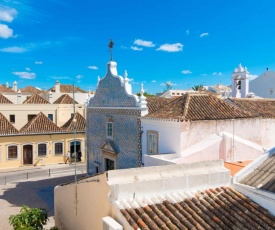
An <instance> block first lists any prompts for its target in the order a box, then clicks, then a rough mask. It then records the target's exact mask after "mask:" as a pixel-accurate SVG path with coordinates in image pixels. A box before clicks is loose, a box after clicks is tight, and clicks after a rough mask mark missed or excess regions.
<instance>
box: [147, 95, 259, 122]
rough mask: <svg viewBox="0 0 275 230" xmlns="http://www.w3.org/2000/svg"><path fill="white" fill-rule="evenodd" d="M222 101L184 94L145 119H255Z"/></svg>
mask: <svg viewBox="0 0 275 230" xmlns="http://www.w3.org/2000/svg"><path fill="white" fill-rule="evenodd" d="M255 116H256V115H253V114H252V113H249V112H246V111H244V110H242V109H239V108H236V106H233V105H231V104H229V103H227V102H225V101H224V100H222V99H219V98H216V97H215V96H213V95H210V94H207V93H186V94H185V95H183V96H182V97H180V98H176V99H174V100H173V101H171V102H170V103H169V104H168V105H166V106H164V107H163V108H161V109H159V110H157V111H156V112H153V113H151V114H148V115H147V116H145V118H154V119H176V120H178V121H187V120H190V121H193V120H216V119H233V118H250V117H255Z"/></svg>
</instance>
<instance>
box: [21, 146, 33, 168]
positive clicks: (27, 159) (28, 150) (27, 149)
mask: <svg viewBox="0 0 275 230" xmlns="http://www.w3.org/2000/svg"><path fill="white" fill-rule="evenodd" d="M32 163H33V162H32V145H24V146H23V164H24V165H29V164H32Z"/></svg>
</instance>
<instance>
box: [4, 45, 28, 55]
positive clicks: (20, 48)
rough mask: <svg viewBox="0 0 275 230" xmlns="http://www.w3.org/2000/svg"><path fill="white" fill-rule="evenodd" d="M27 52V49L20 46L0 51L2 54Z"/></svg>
mask: <svg viewBox="0 0 275 230" xmlns="http://www.w3.org/2000/svg"><path fill="white" fill-rule="evenodd" d="M26 51H27V49H26V48H22V47H18V46H12V47H7V48H2V49H0V52H4V53H24V52H26Z"/></svg>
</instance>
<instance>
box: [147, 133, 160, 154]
mask: <svg viewBox="0 0 275 230" xmlns="http://www.w3.org/2000/svg"><path fill="white" fill-rule="evenodd" d="M147 154H148V155H154V154H158V132H156V131H149V130H148V131H147Z"/></svg>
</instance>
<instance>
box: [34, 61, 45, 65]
mask: <svg viewBox="0 0 275 230" xmlns="http://www.w3.org/2000/svg"><path fill="white" fill-rule="evenodd" d="M34 63H35V64H36V65H42V64H43V62H42V61H36V62H34Z"/></svg>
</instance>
